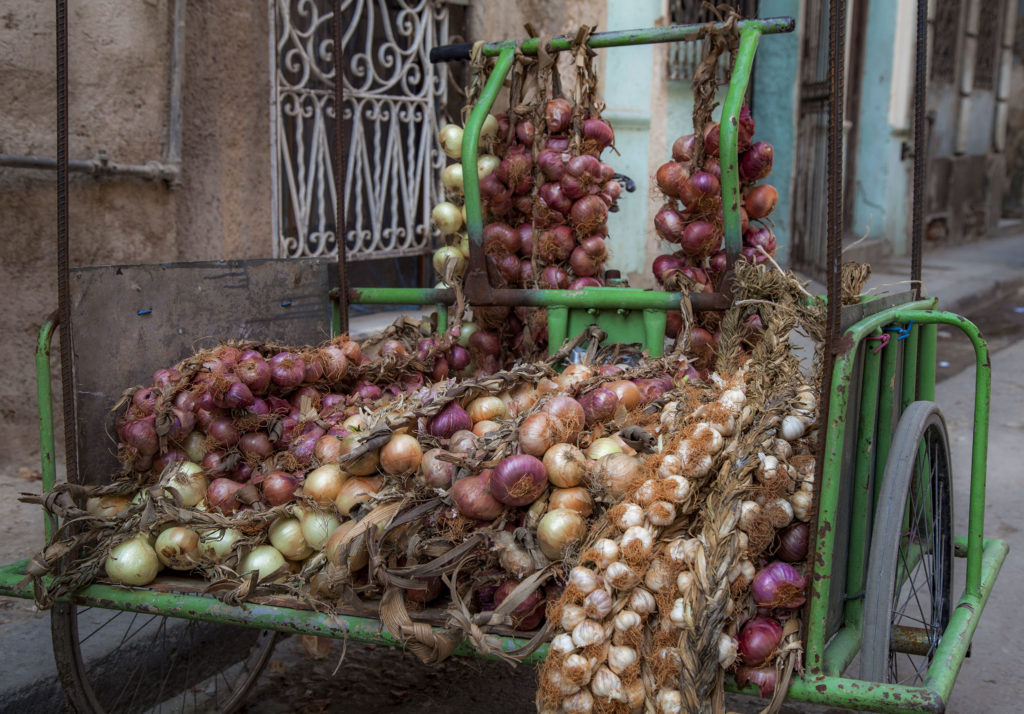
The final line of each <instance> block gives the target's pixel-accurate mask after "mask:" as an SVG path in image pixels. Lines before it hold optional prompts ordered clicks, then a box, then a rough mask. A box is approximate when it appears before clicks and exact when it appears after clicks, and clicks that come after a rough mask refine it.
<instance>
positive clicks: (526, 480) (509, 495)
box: [490, 454, 548, 506]
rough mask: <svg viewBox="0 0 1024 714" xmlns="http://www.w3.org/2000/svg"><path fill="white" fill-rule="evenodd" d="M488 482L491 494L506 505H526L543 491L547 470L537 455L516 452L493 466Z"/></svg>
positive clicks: (546, 480) (545, 485) (546, 483)
mask: <svg viewBox="0 0 1024 714" xmlns="http://www.w3.org/2000/svg"><path fill="white" fill-rule="evenodd" d="M490 483H491V485H490V490H491V495H492V496H494V497H495V498H496V499H498V500H499V501H501V502H502V503H504V504H505V505H506V506H526V505H528V504H530V503H533V502H534V501H536V500H537V499H538V498H539V497H540V495H541V494H542V493H544V489H546V488H547V486H548V472H547V469H545V468H544V463H543V462H542V461H541V460H540V459H538V458H537V457H535V456H530V455H529V454H516V455H514V456H509V457H507V458H505V459H503V460H502V461H501V463H499V464H498V465H497V466H495V467H494V473H493V474H491V482H490Z"/></svg>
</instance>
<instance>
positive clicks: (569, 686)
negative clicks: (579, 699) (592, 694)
mask: <svg viewBox="0 0 1024 714" xmlns="http://www.w3.org/2000/svg"><path fill="white" fill-rule="evenodd" d="M546 675H547V676H546V679H547V684H549V685H550V686H551V687H554V689H555V691H556V692H558V693H559V694H561V695H562V696H564V697H567V696H569V695H570V694H575V693H576V692H578V691H580V686H579V685H578V684H576V683H574V682H573V681H572V680H570V679H569V678H568V677H566V676H565V674H564V673H563V672H562V670H560V669H550V670H548V671H547V672H546Z"/></svg>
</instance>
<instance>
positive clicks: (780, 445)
mask: <svg viewBox="0 0 1024 714" xmlns="http://www.w3.org/2000/svg"><path fill="white" fill-rule="evenodd" d="M772 451H773V452H774V454H775V455H776V456H777V457H778V458H780V459H782V460H783V461H786V460H787V459H789V457H790V456H792V455H793V446H792V445H791V444H790V443H789V442H788V441H786V440H785V439H775V442H774V446H773V448H772Z"/></svg>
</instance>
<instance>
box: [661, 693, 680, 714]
mask: <svg viewBox="0 0 1024 714" xmlns="http://www.w3.org/2000/svg"><path fill="white" fill-rule="evenodd" d="M654 702H655V706H657V708H658V714H679V713H680V712H682V711H683V695H682V694H680V693H679V690H678V689H662V690H661V691H659V692H658V696H657V697H656V698H655V700H654Z"/></svg>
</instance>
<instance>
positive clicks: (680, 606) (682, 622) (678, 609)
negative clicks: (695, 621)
mask: <svg viewBox="0 0 1024 714" xmlns="http://www.w3.org/2000/svg"><path fill="white" fill-rule="evenodd" d="M692 617H693V613H692V612H691V611H690V609H689V608H688V607H687V606H686V601H685V600H683V598H681V597H677V598H676V600H675V602H674V603H672V612H670V613H669V616H668V619H669V620H671V621H672V624H673V625H675V626H676V627H685V626H686V625H687V624H688V623H689V621H690V620H691V619H692Z"/></svg>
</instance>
